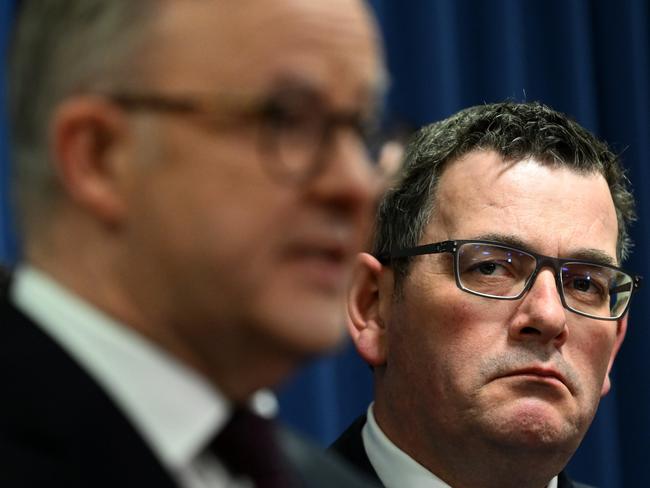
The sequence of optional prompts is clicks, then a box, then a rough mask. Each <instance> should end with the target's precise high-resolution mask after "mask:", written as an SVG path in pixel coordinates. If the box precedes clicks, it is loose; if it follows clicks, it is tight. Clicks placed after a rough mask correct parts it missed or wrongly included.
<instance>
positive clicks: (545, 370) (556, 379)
mask: <svg viewBox="0 0 650 488" xmlns="http://www.w3.org/2000/svg"><path fill="white" fill-rule="evenodd" d="M500 377H501V378H511V377H512V378H517V377H521V378H522V379H523V378H527V379H529V380H530V381H536V382H540V383H547V384H549V385H555V386H563V387H565V388H566V389H568V390H569V391H570V392H572V390H573V389H572V386H571V385H570V384H569V382H568V380H567V378H566V377H565V376H564V375H563V374H562V373H560V372H559V371H558V370H557V369H554V368H550V367H547V366H530V367H525V368H520V369H516V370H513V371H510V372H508V373H506V374H504V375H501V376H500Z"/></svg>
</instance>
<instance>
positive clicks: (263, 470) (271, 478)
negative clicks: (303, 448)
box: [210, 408, 296, 488]
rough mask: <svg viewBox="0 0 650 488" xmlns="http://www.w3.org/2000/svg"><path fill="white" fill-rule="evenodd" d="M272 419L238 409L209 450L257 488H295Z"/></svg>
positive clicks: (234, 472) (230, 469)
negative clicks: (249, 479)
mask: <svg viewBox="0 0 650 488" xmlns="http://www.w3.org/2000/svg"><path fill="white" fill-rule="evenodd" d="M277 436H278V434H277V427H276V425H275V422H273V421H272V420H270V419H266V418H263V417H260V416H259V415H256V414H254V413H253V412H251V411H250V410H248V409H245V408H237V409H236V410H235V411H234V413H233V415H232V417H231V418H230V420H229V422H228V423H227V424H226V426H225V427H224V428H223V430H222V431H221V432H220V433H219V435H218V436H217V437H216V438H215V439H214V441H213V442H212V443H211V444H210V450H211V451H212V452H213V453H214V454H215V455H216V456H217V457H218V458H219V459H220V460H221V461H222V462H223V463H224V464H225V465H226V467H227V468H228V470H229V471H230V472H231V473H233V474H235V475H241V474H243V475H247V476H248V477H250V478H251V479H252V480H253V481H254V482H255V486H257V487H258V488H287V487H294V486H296V482H295V480H294V479H292V476H291V470H290V469H289V465H288V463H287V460H286V458H285V457H284V455H283V453H282V450H281V448H280V445H279V443H278V440H277Z"/></svg>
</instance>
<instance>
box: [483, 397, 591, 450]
mask: <svg viewBox="0 0 650 488" xmlns="http://www.w3.org/2000/svg"><path fill="white" fill-rule="evenodd" d="M488 423H489V426H490V427H489V428H490V430H492V435H493V436H494V438H495V440H498V442H499V443H503V444H509V445H510V446H511V447H513V448H530V449H546V448H553V449H557V448H562V447H567V446H575V447H577V444H578V443H579V441H580V439H581V437H582V434H581V432H580V431H579V429H578V428H576V425H575V424H574V423H573V422H572V420H571V419H570V418H569V416H568V414H567V413H566V412H564V411H562V410H561V408H558V406H557V405H554V404H552V403H551V402H549V401H547V400H541V399H538V398H524V399H518V400H517V401H516V402H515V403H514V404H513V405H508V406H505V407H504V408H503V411H502V412H499V413H496V414H495V415H493V416H492V418H491V419H488Z"/></svg>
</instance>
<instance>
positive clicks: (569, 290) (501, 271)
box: [377, 240, 642, 320]
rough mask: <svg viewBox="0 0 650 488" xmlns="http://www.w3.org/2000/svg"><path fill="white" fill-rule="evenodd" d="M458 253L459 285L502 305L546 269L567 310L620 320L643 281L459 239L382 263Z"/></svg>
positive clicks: (399, 253) (589, 264)
mask: <svg viewBox="0 0 650 488" xmlns="http://www.w3.org/2000/svg"><path fill="white" fill-rule="evenodd" d="M438 253H451V254H453V263H454V264H453V266H454V275H455V278H456V285H457V286H458V288H460V289H461V290H463V291H465V292H467V293H471V294H473V295H478V296H481V297H487V298H494V299H498V300H518V299H520V298H522V297H523V296H524V295H525V294H526V292H528V290H530V289H531V287H532V286H533V284H534V283H535V279H536V278H537V276H538V275H539V272H540V271H541V270H542V269H543V268H551V269H552V270H553V272H554V275H555V282H556V285H557V289H558V292H559V295H560V299H561V301H562V305H563V306H564V308H566V309H567V310H570V311H571V312H574V313H577V314H579V315H583V316H585V317H590V318H594V319H601V320H617V319H619V318H621V317H622V316H623V315H624V314H625V313H626V312H627V310H628V308H629V306H630V301H631V299H632V294H633V293H634V292H635V291H636V290H638V289H639V287H640V286H641V282H642V278H641V276H637V275H633V274H631V273H629V272H627V271H625V270H623V269H621V268H618V267H616V266H612V265H610V264H604V263H598V262H593V261H585V260H580V259H563V258H554V257H550V256H543V255H541V254H537V253H534V252H531V251H525V250H523V249H518V248H516V247H511V246H507V245H504V244H501V243H499V242H494V241H483V240H454V241H443V242H437V243H434V244H425V245H421V246H416V247H411V248H406V249H400V250H396V251H392V252H390V253H385V254H381V255H379V256H377V259H379V261H381V262H382V263H389V262H390V261H391V260H395V259H402V258H409V257H413V256H420V255H424V254H438Z"/></svg>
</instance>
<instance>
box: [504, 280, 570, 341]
mask: <svg viewBox="0 0 650 488" xmlns="http://www.w3.org/2000/svg"><path fill="white" fill-rule="evenodd" d="M509 335H510V338H511V339H513V340H515V341H536V342H540V343H549V342H553V343H555V345H556V346H560V345H562V344H564V342H566V339H567V335H568V329H567V327H566V309H565V308H564V306H563V305H562V300H561V298H560V290H558V287H557V284H556V280H555V276H554V274H553V271H552V270H550V269H543V270H541V271H540V272H539V273H538V275H537V277H536V279H535V282H534V283H533V286H532V287H531V288H530V290H528V293H526V295H524V297H523V298H522V301H521V303H520V304H519V305H518V307H517V311H516V313H515V315H514V316H513V317H512V321H511V324H510V327H509Z"/></svg>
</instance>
